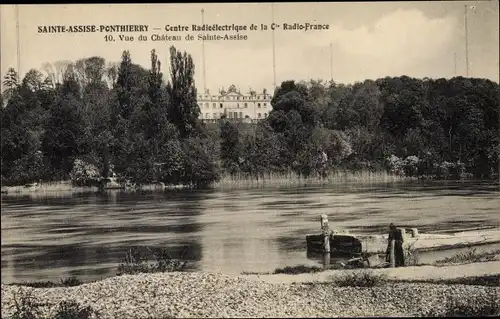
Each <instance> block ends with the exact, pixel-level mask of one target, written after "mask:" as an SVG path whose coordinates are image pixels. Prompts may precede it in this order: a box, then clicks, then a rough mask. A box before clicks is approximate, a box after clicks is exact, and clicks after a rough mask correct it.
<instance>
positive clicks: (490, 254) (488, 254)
mask: <svg viewBox="0 0 500 319" xmlns="http://www.w3.org/2000/svg"><path fill="white" fill-rule="evenodd" d="M499 254H500V249H495V250H492V251H483V252H479V251H477V250H476V248H472V249H470V250H467V251H465V252H460V253H456V254H455V255H453V256H451V257H446V258H444V259H442V260H438V261H436V264H438V265H439V264H467V263H475V262H480V261H489V260H493V259H494V257H495V256H496V255H499Z"/></svg>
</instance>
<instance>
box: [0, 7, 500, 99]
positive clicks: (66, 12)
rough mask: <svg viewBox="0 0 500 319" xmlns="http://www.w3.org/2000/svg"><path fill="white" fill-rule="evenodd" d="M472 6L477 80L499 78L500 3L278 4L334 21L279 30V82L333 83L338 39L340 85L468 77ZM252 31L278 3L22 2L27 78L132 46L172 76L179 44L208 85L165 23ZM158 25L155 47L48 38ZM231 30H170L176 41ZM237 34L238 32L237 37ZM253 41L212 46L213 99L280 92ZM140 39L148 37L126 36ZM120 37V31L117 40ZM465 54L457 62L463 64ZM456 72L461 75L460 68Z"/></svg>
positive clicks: (264, 34) (4, 44)
mask: <svg viewBox="0 0 500 319" xmlns="http://www.w3.org/2000/svg"><path fill="white" fill-rule="evenodd" d="M465 5H470V6H474V7H475V8H469V9H468V14H467V17H468V30H469V33H468V38H469V75H470V76H471V77H479V78H488V79H491V80H493V81H495V82H499V30H498V26H499V6H498V1H475V2H472V1H471V2H465V1H456V2H455V1H437V2H436V1H433V2H386V3H383V2H366V3H362V2H354V3H348V2H345V3H338V2H336V3H277V4H275V5H274V21H275V23H278V24H283V23H288V24H293V23H295V22H297V23H306V22H309V23H318V24H329V26H330V29H329V30H324V31H308V32H305V31H285V30H276V31H275V33H274V35H275V56H276V80H277V83H278V84H279V83H280V82H281V81H284V80H289V79H293V80H308V79H311V78H312V79H324V80H329V79H330V73H331V71H330V70H331V68H330V43H331V44H332V61H333V79H334V81H336V82H339V83H352V82H355V81H363V80H365V79H376V78H380V77H385V76H401V75H408V76H412V77H417V78H423V77H429V78H439V77H445V78H450V77H453V76H455V75H463V76H465V73H466V63H465V28H464V9H465V8H464V6H465ZM202 8H203V9H204V10H205V14H204V21H205V24H214V23H218V24H232V23H234V24H238V25H247V26H249V25H250V24H252V23H253V24H257V25H260V24H261V23H264V24H271V23H272V5H271V4H270V3H249V4H235V3H234V4H216V3H213V4H149V5H144V4H118V5H117V4H113V5H105V4H71V5H20V6H19V23H20V60H21V68H20V70H21V73H22V74H25V73H26V72H27V71H28V70H29V69H31V68H36V69H41V67H42V64H43V63H45V62H50V63H53V62H56V61H60V60H72V61H75V60H77V59H79V58H84V57H91V56H101V57H103V58H105V59H106V60H107V61H119V60H120V57H121V53H122V52H123V50H129V51H130V53H131V56H132V61H133V62H134V63H138V64H140V65H142V66H144V67H146V68H149V67H150V51H151V49H155V50H156V52H157V53H158V56H159V59H160V61H161V62H162V66H163V68H162V71H163V72H164V74H165V73H167V72H168V69H167V67H168V48H169V47H170V45H172V44H173V45H175V47H176V48H177V49H179V50H182V51H184V50H185V51H187V52H188V53H190V54H191V55H192V56H193V59H194V62H195V65H196V74H195V80H196V84H197V87H198V90H199V91H202V89H203V64H202V60H203V58H202V57H203V54H202V41H198V40H195V41H191V42H187V41H184V40H182V41H179V42H160V41H159V42H153V41H151V40H150V36H151V35H152V34H153V33H158V34H166V33H167V32H165V31H158V32H157V31H153V30H152V29H153V28H161V29H162V30H164V27H165V25H167V24H170V25H177V24H181V25H188V26H191V24H201V9H202ZM0 21H1V70H0V71H1V74H2V77H3V75H5V72H6V70H7V68H9V67H14V68H17V67H16V65H17V59H16V15H15V7H14V6H13V5H1V15H0ZM79 24H85V25H92V24H95V25H111V24H141V25H149V31H148V32H147V33H146V34H145V35H147V36H148V38H149V40H148V41H147V42H139V41H137V40H136V41H134V42H130V43H127V42H121V41H119V40H116V41H115V42H113V43H110V42H105V41H104V36H105V33H77V34H71V33H58V34H38V33H37V27H38V26H42V25H67V26H69V25H79ZM188 33H189V34H194V35H197V34H198V33H207V34H224V32H216V33H214V32H192V31H189V32H178V33H173V32H169V33H168V34H169V35H181V36H182V38H184V37H185V36H186V35H187V34H188ZM228 33H231V32H228ZM240 33H241V34H246V35H247V36H248V40H246V41H205V60H206V87H207V88H208V89H210V91H211V93H215V92H217V91H218V90H219V88H221V87H224V88H226V89H227V87H229V85H231V84H235V85H236V86H237V87H239V88H240V89H241V90H242V91H247V90H248V89H249V88H250V87H251V88H253V89H255V90H257V91H260V90H262V88H264V87H265V88H267V89H268V90H272V84H273V53H272V52H273V50H272V48H273V46H272V32H271V31H247V32H240ZM124 34H127V35H133V36H134V37H135V38H137V36H138V35H139V34H140V33H124ZM113 35H114V37H115V38H117V37H118V33H114V34H113ZM455 56H456V59H455ZM455 61H456V62H455ZM455 70H456V71H455Z"/></svg>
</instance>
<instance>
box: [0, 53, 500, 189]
mask: <svg viewBox="0 0 500 319" xmlns="http://www.w3.org/2000/svg"><path fill="white" fill-rule="evenodd" d="M169 62H170V65H169V69H170V72H169V79H168V80H166V81H165V80H164V76H163V73H162V69H161V63H160V61H159V60H158V57H157V55H156V53H155V51H154V50H152V51H151V66H150V68H149V70H148V69H145V68H143V67H141V66H139V65H137V64H134V63H133V62H132V59H131V56H130V53H129V52H128V51H124V52H123V54H122V57H121V61H120V63H109V62H106V61H105V59H103V58H101V57H90V58H86V59H81V60H79V61H76V62H75V63H72V62H67V61H66V62H58V63H55V64H54V65H50V64H46V65H45V66H44V68H43V71H44V73H45V74H44V73H42V72H41V71H38V70H35V69H33V70H30V71H29V72H28V73H26V75H25V76H24V78H23V79H22V80H21V81H18V74H17V73H16V71H15V70H14V69H12V68H11V69H9V70H8V72H7V74H6V75H5V77H4V81H3V86H4V90H3V92H2V94H1V96H0V103H1V104H2V106H4V107H2V108H0V109H1V113H0V116H1V119H0V120H1V125H2V128H1V135H2V141H1V180H2V185H19V184H24V183H28V182H33V181H38V180H43V181H59V180H68V179H71V180H72V181H73V183H74V184H75V185H90V184H92V183H95V182H96V180H99V179H101V178H106V177H108V176H109V174H111V172H113V173H114V174H116V175H117V176H118V177H119V179H120V180H128V181H132V182H133V183H137V184H147V183H153V182H163V183H165V184H175V185H177V184H183V185H186V184H190V185H193V186H198V187H205V186H208V185H209V184H211V183H212V182H214V181H217V180H218V179H219V178H220V176H221V175H223V174H233V175H234V174H238V176H244V177H245V176H246V177H248V178H259V177H261V176H263V175H265V174H268V173H289V172H296V173H298V174H300V175H302V176H311V175H320V176H323V177H325V176H327V175H328V173H329V172H330V171H332V170H349V171H359V170H362V171H389V172H391V173H393V174H397V175H402V176H413V177H425V178H438V179H443V178H493V177H495V176H498V169H499V155H500V146H499V145H500V137H499V110H498V105H499V85H498V83H495V82H492V81H490V80H487V79H475V78H463V77H455V78H452V79H427V78H424V79H415V78H411V77H407V76H400V77H386V78H381V79H377V80H375V81H373V80H366V81H364V82H359V83H355V84H352V85H343V84H339V83H335V82H333V81H329V82H323V81H321V80H318V81H314V80H311V81H309V82H304V81H302V82H297V81H285V82H282V83H281V85H280V86H279V87H277V88H276V90H275V92H274V96H273V99H272V102H271V104H272V107H273V110H272V111H271V112H270V114H269V116H268V117H267V118H266V119H264V120H262V121H260V122H259V123H257V124H247V123H242V122H236V121H234V120H228V119H225V118H222V119H221V120H220V121H219V123H218V124H215V125H214V124H206V123H202V122H201V121H200V120H199V119H198V117H199V114H200V108H199V106H198V104H197V90H196V86H195V82H194V72H195V66H194V63H193V59H192V57H191V56H190V55H189V54H188V53H186V52H180V51H178V50H177V49H175V47H171V48H170V61H169Z"/></svg>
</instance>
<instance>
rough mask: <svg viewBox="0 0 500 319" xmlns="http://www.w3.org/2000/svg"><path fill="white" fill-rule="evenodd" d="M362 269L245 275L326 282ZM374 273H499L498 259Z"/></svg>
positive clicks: (403, 276) (416, 276)
mask: <svg viewBox="0 0 500 319" xmlns="http://www.w3.org/2000/svg"><path fill="white" fill-rule="evenodd" d="M355 271H363V270H362V269H353V270H327V271H323V272H319V273H313V274H299V275H288V274H276V275H245V276H244V277H245V278H247V279H252V280H259V281H265V282H272V283H292V282H313V281H315V282H327V281H331V278H332V277H334V276H341V275H345V274H346V273H349V272H355ZM373 272H374V273H380V274H386V275H387V277H388V279H392V280H436V279H455V278H460V277H473V276H482V275H494V274H500V261H490V262H482V263H471V264H464V265H450V266H441V267H437V266H415V267H404V268H385V269H373Z"/></svg>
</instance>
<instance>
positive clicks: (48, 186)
mask: <svg viewBox="0 0 500 319" xmlns="http://www.w3.org/2000/svg"><path fill="white" fill-rule="evenodd" d="M89 191H97V187H74V186H73V185H71V181H58V182H41V183H37V184H32V185H22V186H2V194H9V195H16V194H18V195H25V194H32V193H57V192H64V193H66V192H72V193H82V192H89Z"/></svg>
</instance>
